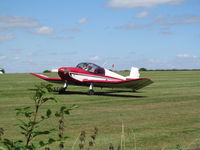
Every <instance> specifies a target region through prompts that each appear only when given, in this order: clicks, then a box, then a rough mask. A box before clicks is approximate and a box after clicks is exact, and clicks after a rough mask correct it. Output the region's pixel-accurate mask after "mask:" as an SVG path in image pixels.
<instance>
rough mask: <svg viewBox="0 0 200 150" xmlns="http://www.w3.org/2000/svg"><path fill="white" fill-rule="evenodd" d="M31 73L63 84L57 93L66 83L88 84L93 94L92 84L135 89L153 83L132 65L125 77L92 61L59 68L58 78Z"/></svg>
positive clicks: (64, 87) (62, 91) (89, 91)
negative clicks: (142, 76)
mask: <svg viewBox="0 0 200 150" xmlns="http://www.w3.org/2000/svg"><path fill="white" fill-rule="evenodd" d="M31 74H32V75H34V76H36V77H39V78H41V79H44V80H46V81H49V82H53V83H62V84H64V86H63V87H62V88H61V89H60V91H59V93H64V92H65V90H66V89H67V86H68V84H72V85H80V86H88V87H89V90H88V94H89V95H93V94H94V90H93V87H94V86H95V87H101V88H103V87H106V88H128V89H132V90H133V91H136V90H138V89H141V88H143V87H145V86H147V85H149V84H151V83H153V81H152V80H150V79H148V78H139V76H140V74H139V69H138V68H135V67H132V68H131V71H130V75H129V76H127V77H125V76H122V75H119V74H117V73H115V72H112V71H110V70H108V69H105V68H102V67H100V66H98V65H95V64H93V63H80V64H78V65H77V66H76V67H62V68H59V69H58V75H59V76H60V78H49V77H47V76H44V75H40V74H35V73H31Z"/></svg>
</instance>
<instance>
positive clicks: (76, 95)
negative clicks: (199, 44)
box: [0, 71, 200, 150]
mask: <svg viewBox="0 0 200 150" xmlns="http://www.w3.org/2000/svg"><path fill="white" fill-rule="evenodd" d="M120 73H121V74H122V75H128V72H120ZM46 75H48V76H52V77H56V76H57V74H54V73H51V74H46ZM141 76H142V77H148V78H151V79H152V80H153V81H154V83H153V84H151V85H150V86H148V87H145V88H144V89H141V90H139V91H138V92H136V93H133V92H131V91H130V90H125V89H107V88H106V89H100V88H94V90H95V92H96V95H93V96H89V95H87V90H88V87H77V86H70V85H69V87H68V91H69V92H66V94H62V95H58V94H57V93H51V95H53V96H54V97H56V98H57V99H58V102H57V103H54V102H48V103H46V104H45V105H44V106H43V107H42V110H41V112H40V113H44V112H45V110H46V109H47V108H50V109H52V110H53V111H54V112H55V111H57V110H58V109H59V108H60V106H63V105H64V106H70V105H72V104H76V105H78V106H79V108H77V109H76V110H73V111H72V112H71V115H69V116H67V117H66V118H65V135H68V136H69V137H70V138H69V139H68V140H66V142H65V147H66V149H72V146H73V144H74V143H75V141H76V139H77V137H78V135H79V134H80V132H81V131H82V130H85V131H86V133H87V136H88V138H89V135H90V134H91V133H92V130H93V128H94V127H98V129H99V133H98V136H97V139H96V146H95V148H94V149H96V150H103V149H104V150H106V149H108V147H109V144H110V143H112V144H113V145H114V146H115V149H117V148H116V147H117V146H118V145H119V144H120V138H121V130H122V121H123V123H124V127H125V146H126V150H134V148H136V149H137V150H161V149H163V150H176V149H177V147H178V146H177V145H179V147H181V148H183V149H187V148H194V147H198V146H200V71H145V72H141ZM40 82H45V81H42V80H41V79H38V78H36V77H34V76H32V75H30V74H3V75H0V127H2V128H4V129H5V135H4V137H5V138H13V139H23V136H22V135H20V130H19V128H18V127H17V126H16V124H17V122H18V121H17V117H16V115H15V108H19V107H22V106H33V101H32V100H31V96H33V94H34V85H36V84H40ZM55 86H57V87H59V86H62V85H56V84H55ZM57 122H58V120H56V118H53V119H51V120H49V121H48V122H46V124H43V126H42V128H44V129H45V128H51V127H55V128H57V125H58V123H57ZM54 136H57V135H56V134H55V135H54ZM78 144H79V141H78V142H77V143H76V144H75V146H74V150H78V149H79V147H78ZM51 149H53V150H56V149H58V148H57V145H56V144H54V145H52V147H51Z"/></svg>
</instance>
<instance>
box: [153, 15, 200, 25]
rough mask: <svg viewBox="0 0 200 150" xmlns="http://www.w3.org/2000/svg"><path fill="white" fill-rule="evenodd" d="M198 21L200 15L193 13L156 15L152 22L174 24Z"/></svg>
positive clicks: (199, 21)
mask: <svg viewBox="0 0 200 150" xmlns="http://www.w3.org/2000/svg"><path fill="white" fill-rule="evenodd" d="M194 23H200V16H197V15H196V16H194V15H182V16H167V17H157V18H156V19H155V20H154V22H153V23H152V24H157V25H164V26H174V25H185V24H194Z"/></svg>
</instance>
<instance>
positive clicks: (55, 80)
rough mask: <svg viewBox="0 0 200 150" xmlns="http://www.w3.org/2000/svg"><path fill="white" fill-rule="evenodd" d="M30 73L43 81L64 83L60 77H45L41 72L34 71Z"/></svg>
mask: <svg viewBox="0 0 200 150" xmlns="http://www.w3.org/2000/svg"><path fill="white" fill-rule="evenodd" d="M31 74H32V75H34V76H36V77H38V78H40V79H43V80H45V81H48V82H52V83H64V80H62V79H61V78H50V77H47V76H45V75H41V74H36V73H31Z"/></svg>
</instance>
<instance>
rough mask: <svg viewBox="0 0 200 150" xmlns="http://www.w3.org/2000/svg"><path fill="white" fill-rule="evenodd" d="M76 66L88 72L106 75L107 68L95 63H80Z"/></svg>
mask: <svg viewBox="0 0 200 150" xmlns="http://www.w3.org/2000/svg"><path fill="white" fill-rule="evenodd" d="M76 67H78V68H81V69H83V70H85V71H87V72H90V73H94V74H100V75H105V69H104V68H102V67H100V66H98V65H96V64H93V63H86V62H83V63H80V64H78V65H77V66H76Z"/></svg>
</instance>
